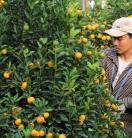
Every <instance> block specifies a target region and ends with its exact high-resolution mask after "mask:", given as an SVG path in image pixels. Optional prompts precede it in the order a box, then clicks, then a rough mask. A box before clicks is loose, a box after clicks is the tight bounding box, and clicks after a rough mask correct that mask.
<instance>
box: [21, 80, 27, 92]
mask: <svg viewBox="0 0 132 138" xmlns="http://www.w3.org/2000/svg"><path fill="white" fill-rule="evenodd" d="M26 88H27V82H26V81H25V82H22V84H21V89H22V90H23V91H24V90H26Z"/></svg>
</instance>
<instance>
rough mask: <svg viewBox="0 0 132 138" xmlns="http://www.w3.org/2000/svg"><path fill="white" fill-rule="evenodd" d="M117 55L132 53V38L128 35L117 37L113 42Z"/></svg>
mask: <svg viewBox="0 0 132 138" xmlns="http://www.w3.org/2000/svg"><path fill="white" fill-rule="evenodd" d="M113 45H114V46H115V48H116V50H117V53H118V54H120V55H122V54H126V53H128V52H130V50H131V51H132V38H131V37H129V36H128V34H126V35H123V36H121V37H115V38H114V40H113Z"/></svg>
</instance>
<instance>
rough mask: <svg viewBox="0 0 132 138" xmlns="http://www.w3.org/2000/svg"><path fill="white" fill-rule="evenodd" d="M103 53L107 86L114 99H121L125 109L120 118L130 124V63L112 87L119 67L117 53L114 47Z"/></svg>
mask: <svg viewBox="0 0 132 138" xmlns="http://www.w3.org/2000/svg"><path fill="white" fill-rule="evenodd" d="M104 53H105V55H106V57H105V58H104V59H103V67H104V69H105V71H106V77H107V80H108V83H109V88H110V90H111V93H112V95H113V96H114V97H115V99H120V100H122V101H123V103H124V105H125V107H126V109H127V110H126V114H125V115H124V116H123V118H122V120H123V121H125V122H128V123H131V124H132V63H131V64H130V65H128V66H127V67H126V68H125V70H124V71H123V72H122V74H121V75H120V76H119V79H118V81H117V83H116V85H115V87H114V88H113V86H112V84H113V81H114V79H115V77H116V74H117V71H118V67H119V63H118V55H117V53H116V50H115V48H111V49H106V50H105V51H104ZM127 111H128V112H127ZM131 130H132V126H131Z"/></svg>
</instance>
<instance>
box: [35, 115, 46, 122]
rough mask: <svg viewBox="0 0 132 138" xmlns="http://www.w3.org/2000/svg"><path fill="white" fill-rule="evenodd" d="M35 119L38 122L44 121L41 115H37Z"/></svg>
mask: <svg viewBox="0 0 132 138" xmlns="http://www.w3.org/2000/svg"><path fill="white" fill-rule="evenodd" d="M36 121H37V123H38V124H42V123H44V122H45V119H44V117H42V116H38V117H37V118H36Z"/></svg>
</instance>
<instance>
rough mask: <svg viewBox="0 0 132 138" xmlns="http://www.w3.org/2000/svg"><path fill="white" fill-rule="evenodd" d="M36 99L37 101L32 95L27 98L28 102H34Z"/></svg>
mask: <svg viewBox="0 0 132 138" xmlns="http://www.w3.org/2000/svg"><path fill="white" fill-rule="evenodd" d="M34 101H35V98H34V97H32V96H30V97H28V98H27V102H28V103H29V104H32V103H33V102H34Z"/></svg>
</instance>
